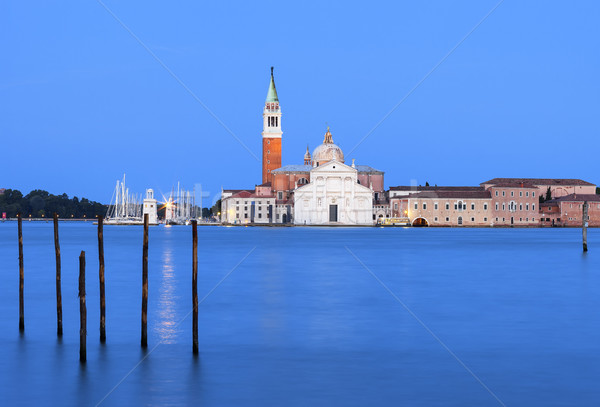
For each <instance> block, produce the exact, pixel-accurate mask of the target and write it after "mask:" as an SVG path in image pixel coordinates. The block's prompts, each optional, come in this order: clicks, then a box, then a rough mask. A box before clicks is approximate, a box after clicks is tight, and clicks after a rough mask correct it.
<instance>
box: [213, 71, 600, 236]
mask: <svg viewBox="0 0 600 407" xmlns="http://www.w3.org/2000/svg"><path fill="white" fill-rule="evenodd" d="M281 114H282V113H281V106H280V104H279V97H278V95H277V90H276V88H275V80H274V77H273V68H271V79H270V83H269V90H268V93H267V99H266V101H265V106H264V109H263V132H262V144H263V149H262V150H263V151H262V153H263V159H262V183H261V184H260V185H256V186H255V187H254V188H253V189H243V190H231V189H227V190H223V191H222V196H221V221H222V223H224V224H237V225H247V224H288V225H377V224H383V225H412V226H479V227H483V226H581V224H582V212H583V210H582V207H583V204H584V203H586V202H587V203H588V205H589V206H588V208H589V209H588V216H589V219H588V221H589V225H590V226H600V195H597V194H596V185H594V184H592V183H590V182H586V181H583V180H580V179H540V178H495V179H492V180H489V181H486V182H483V183H481V184H480V185H479V186H462V187H461V186H452V187H443V186H425V187H422V186H396V187H390V188H389V189H387V190H386V189H385V186H384V172H383V171H380V170H378V169H375V168H373V167H371V166H368V165H357V164H356V163H355V160H352V163H351V164H350V165H348V164H346V161H345V158H344V153H343V151H342V150H341V148H339V146H337V145H336V144H335V143H334V141H333V135H332V133H331V131H330V129H329V128H327V131H326V133H325V135H324V137H323V142H322V143H321V144H320V145H319V146H318V147H317V148H315V149H314V150H313V152H312V154H311V153H310V151H309V149H308V147H307V149H306V153H305V154H304V160H303V163H302V164H292V165H285V166H282V160H281V158H282V156H281V147H282V135H283V131H282V129H281ZM546 198H551V199H546Z"/></svg>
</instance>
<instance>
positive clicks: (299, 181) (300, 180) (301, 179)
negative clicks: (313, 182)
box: [298, 177, 308, 185]
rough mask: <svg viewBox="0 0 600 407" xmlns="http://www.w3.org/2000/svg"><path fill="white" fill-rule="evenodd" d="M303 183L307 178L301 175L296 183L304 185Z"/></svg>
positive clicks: (305, 182)
mask: <svg viewBox="0 0 600 407" xmlns="http://www.w3.org/2000/svg"><path fill="white" fill-rule="evenodd" d="M305 184H308V180H307V179H306V178H304V177H302V178H300V179H299V180H298V185H305Z"/></svg>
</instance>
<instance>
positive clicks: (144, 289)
mask: <svg viewBox="0 0 600 407" xmlns="http://www.w3.org/2000/svg"><path fill="white" fill-rule="evenodd" d="M147 326H148V214H147V213H146V214H144V247H143V255H142V348H147V347H148V332H147Z"/></svg>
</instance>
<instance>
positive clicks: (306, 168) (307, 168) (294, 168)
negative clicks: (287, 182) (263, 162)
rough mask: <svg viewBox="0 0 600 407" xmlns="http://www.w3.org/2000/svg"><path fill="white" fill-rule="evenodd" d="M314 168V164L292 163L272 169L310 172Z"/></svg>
mask: <svg viewBox="0 0 600 407" xmlns="http://www.w3.org/2000/svg"><path fill="white" fill-rule="evenodd" d="M311 169H312V165H309V164H307V165H304V164H302V165H296V164H292V165H286V166H283V167H281V168H277V169H276V170H273V171H271V172H272V173H273V172H309V171H310V170H311Z"/></svg>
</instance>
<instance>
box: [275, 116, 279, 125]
mask: <svg viewBox="0 0 600 407" xmlns="http://www.w3.org/2000/svg"><path fill="white" fill-rule="evenodd" d="M277 126H279V117H276V118H275V127H277Z"/></svg>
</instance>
